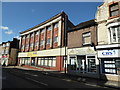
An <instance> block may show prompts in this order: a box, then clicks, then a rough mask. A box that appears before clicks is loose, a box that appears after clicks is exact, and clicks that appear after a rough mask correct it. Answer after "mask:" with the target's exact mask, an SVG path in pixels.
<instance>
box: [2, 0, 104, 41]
mask: <svg viewBox="0 0 120 90" xmlns="http://www.w3.org/2000/svg"><path fill="white" fill-rule="evenodd" d="M101 4H102V2H2V26H0V29H1V30H2V42H7V41H11V40H12V39H13V38H15V37H16V38H19V35H20V32H22V31H25V30H27V29H29V28H32V27H33V26H35V25H38V24H40V23H42V22H43V21H46V20H47V19H49V18H51V17H53V16H55V15H56V14H58V13H60V12H62V11H64V12H65V13H66V14H67V15H68V18H69V20H70V21H71V22H72V23H73V24H74V25H77V24H79V23H81V22H85V21H88V20H91V19H94V18H95V14H96V11H97V7H98V6H100V5H101Z"/></svg>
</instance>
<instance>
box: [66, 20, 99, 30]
mask: <svg viewBox="0 0 120 90" xmlns="http://www.w3.org/2000/svg"><path fill="white" fill-rule="evenodd" d="M93 20H94V21H95V20H96V19H91V20H88V21H85V22H81V23H79V24H78V25H80V24H82V23H87V22H89V21H93ZM94 25H97V22H95V24H94ZM76 26H77V25H76ZM76 26H75V27H76ZM89 26H93V25H89V24H88V25H86V26H84V27H77V28H75V27H73V28H72V29H70V30H68V31H67V32H73V31H77V30H79V29H83V28H87V27H89Z"/></svg>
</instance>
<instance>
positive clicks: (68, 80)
mask: <svg viewBox="0 0 120 90" xmlns="http://www.w3.org/2000/svg"><path fill="white" fill-rule="evenodd" d="M62 80H65V81H67V82H70V81H71V80H70V79H62Z"/></svg>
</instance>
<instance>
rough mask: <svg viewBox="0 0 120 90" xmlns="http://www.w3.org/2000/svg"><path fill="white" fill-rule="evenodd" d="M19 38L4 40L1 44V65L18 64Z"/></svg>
mask: <svg viewBox="0 0 120 90" xmlns="http://www.w3.org/2000/svg"><path fill="white" fill-rule="evenodd" d="M18 45H19V40H17V39H16V38H13V41H8V42H2V44H1V45H0V54H1V55H0V56H1V57H0V60H1V61H0V62H1V65H6V66H8V65H17V54H18V48H19V46H18Z"/></svg>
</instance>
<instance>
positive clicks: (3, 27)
mask: <svg viewBox="0 0 120 90" xmlns="http://www.w3.org/2000/svg"><path fill="white" fill-rule="evenodd" d="M0 29H2V30H8V29H9V28H8V27H5V26H0Z"/></svg>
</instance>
